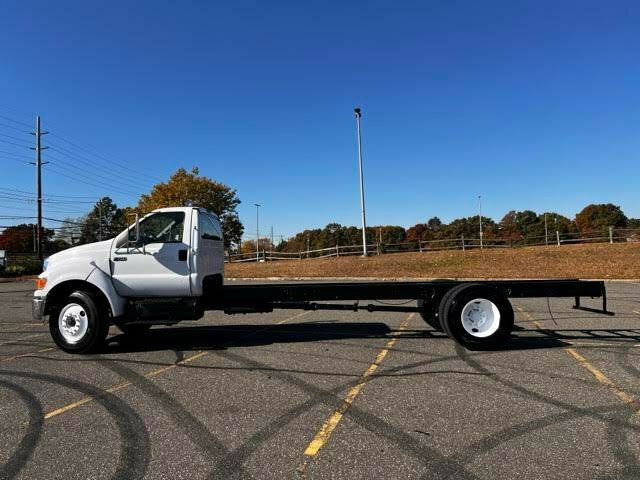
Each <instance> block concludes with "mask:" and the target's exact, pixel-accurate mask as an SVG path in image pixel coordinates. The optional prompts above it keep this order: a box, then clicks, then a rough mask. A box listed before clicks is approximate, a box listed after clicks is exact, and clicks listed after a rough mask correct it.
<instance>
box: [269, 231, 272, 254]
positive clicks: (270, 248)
mask: <svg viewBox="0 0 640 480" xmlns="http://www.w3.org/2000/svg"><path fill="white" fill-rule="evenodd" d="M269 250H271V251H273V225H271V246H270V247H269Z"/></svg>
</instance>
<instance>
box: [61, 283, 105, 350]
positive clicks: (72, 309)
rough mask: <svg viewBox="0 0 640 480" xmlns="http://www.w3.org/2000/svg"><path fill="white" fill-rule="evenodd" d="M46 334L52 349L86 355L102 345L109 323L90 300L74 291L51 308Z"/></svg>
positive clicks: (88, 295) (87, 294) (81, 292)
mask: <svg viewBox="0 0 640 480" xmlns="http://www.w3.org/2000/svg"><path fill="white" fill-rule="evenodd" d="M49 331H50V332H51V337H52V338H53V341H54V342H55V343H56V345H57V346H58V347H60V348H61V349H62V350H64V351H65V352H69V353H89V352H93V351H96V350H98V349H99V348H100V347H101V346H102V345H103V344H104V340H105V339H106V338H107V333H108V331H109V322H108V321H107V318H106V317H105V315H104V313H101V312H100V310H99V309H98V307H97V305H96V302H95V300H94V298H93V296H92V295H91V294H90V293H88V292H84V291H81V290H78V291H75V292H73V293H71V294H69V295H68V296H67V297H66V298H64V299H62V300H61V301H60V302H59V303H58V304H57V305H56V306H54V307H53V308H52V310H51V312H50V314H49Z"/></svg>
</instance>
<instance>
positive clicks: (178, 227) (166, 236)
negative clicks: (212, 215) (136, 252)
mask: <svg viewBox="0 0 640 480" xmlns="http://www.w3.org/2000/svg"><path fill="white" fill-rule="evenodd" d="M183 230H184V212H159V213H154V214H153V215H150V216H148V217H146V218H144V219H142V220H141V221H140V241H139V242H138V243H139V244H140V245H148V244H150V243H179V242H182V234H183ZM125 240H128V241H129V244H130V245H133V244H135V240H136V230H135V228H134V227H131V228H130V229H129V235H128V239H127V238H126V237H125V238H123V239H122V241H121V242H119V243H121V244H119V245H117V247H118V248H119V247H122V246H124V243H125Z"/></svg>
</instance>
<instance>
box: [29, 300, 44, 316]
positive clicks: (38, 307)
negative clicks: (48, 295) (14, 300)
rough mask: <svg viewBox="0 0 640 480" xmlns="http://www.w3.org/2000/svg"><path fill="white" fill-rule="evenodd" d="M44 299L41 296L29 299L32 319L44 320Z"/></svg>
mask: <svg viewBox="0 0 640 480" xmlns="http://www.w3.org/2000/svg"><path fill="white" fill-rule="evenodd" d="M45 303H46V299H45V298H42V297H33V299H32V300H31V315H32V316H33V319H34V320H44V307H45Z"/></svg>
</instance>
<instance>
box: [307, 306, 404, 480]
mask: <svg viewBox="0 0 640 480" xmlns="http://www.w3.org/2000/svg"><path fill="white" fill-rule="evenodd" d="M413 316H414V314H413V313H412V314H410V315H409V316H408V317H407V318H406V319H405V320H404V321H403V322H402V324H400V327H399V330H404V329H405V328H406V327H407V324H408V323H409V320H411V318H412V317H413ZM397 341H398V337H394V338H392V339H391V340H389V341H388V342H387V344H386V345H385V346H384V348H383V349H382V350H380V352H379V353H378V355H377V356H376V359H375V360H374V361H373V363H372V364H371V365H369V368H367V369H366V370H365V372H364V373H363V374H362V376H361V377H360V378H359V379H358V383H356V384H355V385H354V386H353V387H352V388H351V390H349V392H348V393H347V396H346V397H345V398H344V400H343V401H342V403H341V404H340V406H339V407H338V408H336V409H335V410H334V411H333V412H332V413H331V415H329V417H328V418H327V419H326V420H325V422H324V424H323V425H322V427H321V428H320V430H319V431H318V433H316V436H315V437H314V438H313V440H311V443H309V445H308V446H307V448H306V449H305V451H304V455H305V456H307V457H308V459H311V458H313V457H315V456H316V455H317V454H318V452H319V451H320V449H321V448H322V447H323V446H324V445H325V444H326V443H327V441H328V440H329V438H330V437H331V434H332V433H333V431H334V430H335V428H336V427H337V426H338V424H339V423H340V420H342V416H343V415H344V414H345V412H346V411H347V410H348V409H349V407H350V406H351V405H352V404H353V402H354V400H355V399H356V397H357V396H358V394H359V393H360V391H361V390H362V388H363V387H364V385H365V384H366V383H367V381H368V380H369V378H370V377H371V376H372V375H373V374H374V373H375V371H376V370H377V369H378V367H379V366H380V364H381V363H382V361H383V360H384V358H385V357H386V356H387V354H388V353H389V350H391V349H392V348H393V346H394V345H395V344H396V342H397ZM300 468H301V469H302V470H304V468H305V464H304V463H303V465H302V466H301V467H300Z"/></svg>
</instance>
